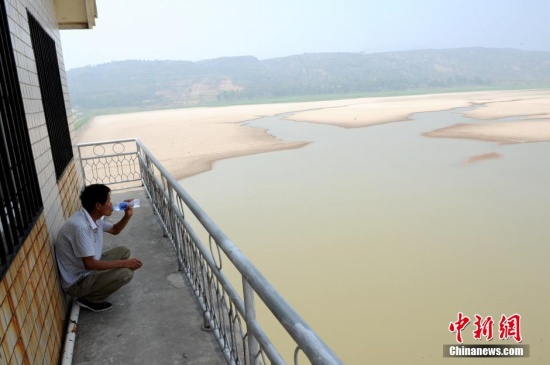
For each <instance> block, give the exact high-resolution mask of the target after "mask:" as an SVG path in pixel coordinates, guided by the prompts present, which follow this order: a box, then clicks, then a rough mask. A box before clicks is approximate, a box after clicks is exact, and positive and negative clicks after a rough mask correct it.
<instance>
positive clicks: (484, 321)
mask: <svg viewBox="0 0 550 365" xmlns="http://www.w3.org/2000/svg"><path fill="white" fill-rule="evenodd" d="M469 323H470V318H469V317H468V316H465V315H464V314H463V313H462V312H458V318H457V320H456V321H455V322H451V323H449V331H450V332H451V333H456V342H458V343H463V339H462V331H463V330H464V329H465V328H466V326H468V324H469ZM473 324H474V327H475V328H474V330H473V331H472V333H473V337H474V339H475V340H481V338H482V337H485V340H486V341H491V340H492V339H493V325H494V324H495V321H494V320H493V317H492V316H487V317H485V318H483V317H482V316H480V315H479V314H476V315H475V321H474V322H473ZM520 324H521V316H520V315H519V314H517V313H514V314H512V315H511V316H509V317H507V316H506V315H504V314H503V315H502V317H501V318H500V321H499V323H498V337H499V338H500V339H501V340H507V339H508V338H510V337H511V338H513V339H514V340H515V341H516V342H521V341H522V338H521V325H520Z"/></svg>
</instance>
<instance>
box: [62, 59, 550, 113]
mask: <svg viewBox="0 0 550 365" xmlns="http://www.w3.org/2000/svg"><path fill="white" fill-rule="evenodd" d="M67 78H68V83H69V92H70V97H71V101H72V104H73V108H75V109H77V110H80V111H89V110H98V109H156V108H177V107H186V106H197V105H212V104H222V103H225V104H227V103H242V102H254V101H266V100H271V99H280V98H288V97H304V98H308V97H313V96H321V95H322V96H326V97H330V96H331V95H332V96H344V95H361V94H375V93H392V92H396V93H397V92H422V91H423V90H427V91H431V90H445V89H479V88H510V87H517V88H529V87H547V86H549V85H550V52H539V51H520V50H515V49H491V48H462V49H452V50H416V51H402V52H387V53H373V54H361V53H316V54H302V55H295V56H289V57H283V58H275V59H268V60H258V59H257V58H255V57H252V56H244V57H226V58H217V59H212V60H205V61H200V62H188V61H121V62H112V63H107V64H102V65H97V66H87V67H82V68H76V69H72V70H70V71H68V72H67Z"/></svg>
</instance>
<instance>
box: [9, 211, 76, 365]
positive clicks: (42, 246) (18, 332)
mask: <svg viewBox="0 0 550 365" xmlns="http://www.w3.org/2000/svg"><path fill="white" fill-rule="evenodd" d="M0 301H1V303H0V328H1V331H0V333H1V334H2V339H1V340H0V341H1V342H0V343H1V349H0V364H9V365H11V364H57V363H58V362H59V359H60V356H61V350H62V343H63V336H64V332H65V330H64V329H65V315H66V304H65V298H64V294H63V293H62V291H61V287H60V283H59V278H58V275H57V269H56V266H55V258H54V253H53V246H52V244H51V241H50V236H49V234H48V230H47V229H46V222H45V219H44V216H43V215H41V216H40V218H39V219H38V221H37V223H36V224H35V226H34V227H33V229H32V232H31V234H30V235H29V236H28V237H27V240H26V241H25V242H24V244H23V247H22V248H21V250H19V253H18V254H17V257H16V258H15V260H14V261H13V263H12V264H11V266H10V268H9V270H8V272H7V274H6V276H5V277H4V279H3V280H2V281H1V282H0Z"/></svg>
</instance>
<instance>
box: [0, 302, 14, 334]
mask: <svg viewBox="0 0 550 365" xmlns="http://www.w3.org/2000/svg"><path fill="white" fill-rule="evenodd" d="M12 316H13V313H12V311H11V308H10V304H9V302H8V301H7V300H5V301H4V303H2V304H0V330H1V331H0V334H1V335H0V340H1V339H2V337H3V335H4V333H6V330H7V329H8V326H9V324H10V321H11V317H12Z"/></svg>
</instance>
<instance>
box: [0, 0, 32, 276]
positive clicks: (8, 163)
mask: <svg viewBox="0 0 550 365" xmlns="http://www.w3.org/2000/svg"><path fill="white" fill-rule="evenodd" d="M42 207H43V204H42V197H41V195H40V186H39V184H38V176H37V174H36V169H35V165H34V158H33V155H32V149H31V142H30V138H29V131H28V129H27V120H26V117H25V111H24V108H23V98H22V96H21V89H20V87H19V78H18V76H17V68H16V65H15V57H14V53H13V47H12V43H11V36H10V31H9V27H8V19H7V14H6V7H5V3H4V1H3V0H0V279H1V278H2V277H4V275H5V273H6V271H7V270H8V268H9V265H10V263H11V262H12V260H13V259H14V258H15V255H16V254H17V252H18V251H19V249H20V248H21V245H22V243H23V242H24V241H25V238H26V237H27V235H28V234H29V232H30V230H31V228H32V227H33V224H34V222H35V221H36V218H37V217H38V215H39V214H40V212H41V211H42Z"/></svg>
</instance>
